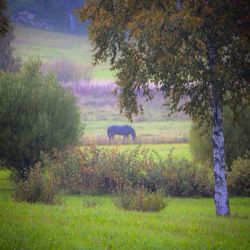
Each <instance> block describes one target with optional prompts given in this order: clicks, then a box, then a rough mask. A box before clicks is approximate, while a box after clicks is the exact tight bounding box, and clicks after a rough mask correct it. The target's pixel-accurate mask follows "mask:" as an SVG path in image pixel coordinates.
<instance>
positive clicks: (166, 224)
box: [0, 171, 250, 250]
mask: <svg viewBox="0 0 250 250" xmlns="http://www.w3.org/2000/svg"><path fill="white" fill-rule="evenodd" d="M6 177H7V176H6V172H3V171H0V185H1V186H0V215H1V216H0V249H143V250H146V249H150V250H151V249H249V248H250V239H249V232H250V198H232V199H231V210H232V214H233V215H232V217H231V218H218V217H216V216H215V215H214V204H213V200H212V199H179V198H172V199H171V200H170V202H169V206H168V207H166V208H165V209H164V210H163V211H161V212H159V213H142V212H127V211H123V210H122V209H119V208H117V207H116V206H115V205H114V203H113V201H112V199H111V198H110V197H95V198H94V199H96V200H97V201H98V205H97V206H96V207H92V208H87V207H85V206H83V201H84V200H85V201H86V200H90V199H93V197H89V196H80V195H75V196H73V195H70V196H63V200H64V202H63V204H62V205H57V206H52V205H42V204H26V203H16V202H14V201H13V200H11V198H10V195H9V191H6V185H9V184H8V182H7V181H6Z"/></svg>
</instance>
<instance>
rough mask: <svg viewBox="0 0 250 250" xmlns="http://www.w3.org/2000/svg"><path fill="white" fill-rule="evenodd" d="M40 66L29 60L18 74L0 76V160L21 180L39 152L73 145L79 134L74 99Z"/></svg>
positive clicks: (78, 118)
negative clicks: (14, 170) (43, 71)
mask: <svg viewBox="0 0 250 250" xmlns="http://www.w3.org/2000/svg"><path fill="white" fill-rule="evenodd" d="M40 66H41V62H40V61H30V62H28V63H26V64H25V65H24V66H23V68H22V70H21V71H20V72H19V73H16V74H10V73H5V72H1V73H0V160H2V161H3V162H4V163H5V165H7V166H10V167H14V168H15V169H16V170H17V172H18V173H19V177H21V178H25V177H26V174H27V172H28V170H29V167H30V166H32V165H33V164H34V163H35V162H37V161H38V160H39V157H40V152H41V151H50V150H51V149H53V148H58V149H62V148H63V147H65V146H66V145H68V144H72V143H75V142H77V139H78V136H79V132H80V131H79V130H80V126H79V124H80V115H79V111H78V108H77V107H76V105H75V99H74V97H73V96H72V94H71V93H69V92H68V91H66V90H64V89H63V88H62V87H61V86H60V85H59V84H58V82H57V80H56V79H55V77H54V76H53V75H46V76H43V75H41V73H40Z"/></svg>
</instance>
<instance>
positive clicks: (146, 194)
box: [116, 187, 167, 212]
mask: <svg viewBox="0 0 250 250" xmlns="http://www.w3.org/2000/svg"><path fill="white" fill-rule="evenodd" d="M116 204H117V205H118V206H119V207H122V208H124V209H126V210H137V211H143V212H154V211H160V210H162V209H164V208H165V207H166V205H167V201H166V198H165V197H164V194H163V193H162V192H161V191H159V190H158V191H157V192H151V191H148V190H147V189H145V188H144V187H140V188H137V189H134V188H127V190H126V191H124V190H123V192H122V193H121V194H120V195H119V196H118V197H117V198H116Z"/></svg>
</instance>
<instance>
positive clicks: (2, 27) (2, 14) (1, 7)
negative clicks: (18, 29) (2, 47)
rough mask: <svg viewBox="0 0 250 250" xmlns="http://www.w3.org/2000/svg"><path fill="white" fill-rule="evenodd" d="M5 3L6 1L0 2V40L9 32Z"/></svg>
mask: <svg viewBox="0 0 250 250" xmlns="http://www.w3.org/2000/svg"><path fill="white" fill-rule="evenodd" d="M6 10H7V2H6V0H1V1H0V20H1V22H0V40H1V39H2V38H3V37H4V36H5V35H6V34H7V33H8V32H9V29H10V21H9V18H8V17H7V16H6Z"/></svg>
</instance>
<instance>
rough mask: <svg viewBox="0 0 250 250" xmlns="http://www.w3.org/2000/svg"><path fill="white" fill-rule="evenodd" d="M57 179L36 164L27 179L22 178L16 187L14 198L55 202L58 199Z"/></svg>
mask: <svg viewBox="0 0 250 250" xmlns="http://www.w3.org/2000/svg"><path fill="white" fill-rule="evenodd" d="M56 186H57V183H56V180H55V178H53V177H51V176H49V175H48V173H46V171H45V170H42V169H41V166H40V164H39V163H38V164H36V165H35V166H34V168H32V169H31V170H30V172H29V174H28V177H27V179H26V180H20V181H19V182H18V183H17V184H16V187H15V194H14V198H15V200H17V201H26V202H31V203H35V202H43V203H46V204H53V203H55V202H56V201H57V199H56Z"/></svg>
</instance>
